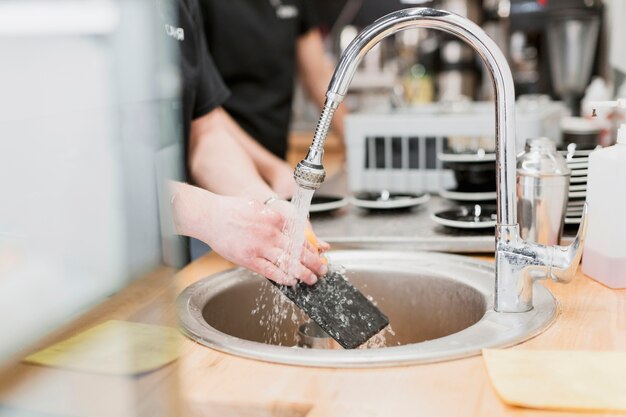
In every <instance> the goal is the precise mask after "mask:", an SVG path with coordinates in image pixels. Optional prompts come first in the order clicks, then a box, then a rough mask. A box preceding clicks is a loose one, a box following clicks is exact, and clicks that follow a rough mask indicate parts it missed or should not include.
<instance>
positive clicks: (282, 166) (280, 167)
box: [266, 161, 296, 200]
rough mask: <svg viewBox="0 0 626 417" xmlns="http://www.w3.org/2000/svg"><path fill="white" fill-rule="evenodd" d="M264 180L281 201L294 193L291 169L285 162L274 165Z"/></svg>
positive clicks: (294, 182)
mask: <svg viewBox="0 0 626 417" xmlns="http://www.w3.org/2000/svg"><path fill="white" fill-rule="evenodd" d="M266 180H267V183H268V185H269V186H270V187H271V188H272V190H274V192H275V193H276V195H277V196H278V197H280V198H282V199H285V200H287V199H290V198H291V197H293V194H294V193H295V191H296V181H295V180H294V179H293V168H292V167H291V166H289V164H287V163H286V162H282V161H281V162H280V163H278V164H276V166H275V167H274V168H273V169H272V171H271V172H270V173H269V174H268V178H267V179H266Z"/></svg>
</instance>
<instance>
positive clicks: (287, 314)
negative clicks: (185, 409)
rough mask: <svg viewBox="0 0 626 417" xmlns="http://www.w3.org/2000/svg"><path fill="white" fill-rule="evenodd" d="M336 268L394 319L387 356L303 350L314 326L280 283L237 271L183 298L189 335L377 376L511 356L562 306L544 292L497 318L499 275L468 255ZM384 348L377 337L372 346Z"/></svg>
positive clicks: (334, 258)
mask: <svg viewBox="0 0 626 417" xmlns="http://www.w3.org/2000/svg"><path fill="white" fill-rule="evenodd" d="M329 259H330V261H331V264H333V265H342V266H343V267H345V268H346V271H347V272H346V275H347V277H348V279H349V280H350V281H351V282H352V283H353V284H354V285H355V286H356V287H358V288H359V289H360V290H361V291H362V292H363V293H365V294H366V295H369V296H371V297H372V298H373V300H374V301H375V302H376V303H377V304H378V306H379V308H380V309H381V310H382V311H383V312H384V313H385V314H387V315H388V316H389V319H390V323H391V328H392V330H393V333H395V335H394V334H392V333H391V332H389V331H386V332H384V333H383V336H384V342H385V344H384V347H377V348H369V349H367V348H366V349H356V350H324V349H305V348H298V347H296V345H297V331H298V327H299V325H301V324H302V323H304V322H305V321H306V319H305V317H303V315H302V314H301V313H300V312H299V311H295V310H294V309H293V307H292V305H291V304H290V302H288V301H283V300H282V295H280V293H278V292H277V291H276V290H275V289H274V288H273V286H272V285H271V284H269V283H268V282H267V281H266V280H264V279H262V278H261V277H259V276H258V275H255V274H253V273H251V272H249V271H247V270H244V269H233V270H229V271H226V272H223V273H219V274H216V275H214V276H211V277H208V278H205V279H203V280H201V281H198V282H197V283H195V284H193V285H191V286H190V287H188V288H187V289H185V290H184V291H183V293H182V294H181V295H180V296H179V298H178V312H179V316H180V320H181V325H182V328H183V331H184V332H185V333H186V334H187V335H188V336H189V337H191V338H192V339H194V340H196V341H197V342H199V343H201V344H204V345H206V346H209V347H211V348H214V349H218V350H221V351H224V352H227V353H232V354H235V355H240V356H245V357H249V358H255V359H260V360H264V361H270V362H279V363H286V364H297V365H308V366H333V367H371V366H389V365H399V364H407V363H422V362H435V361H443V360H449V359H456V358H462V357H466V356H471V355H476V354H478V353H480V350H481V349H482V348H487V347H504V346H510V345H514V344H517V343H519V342H521V341H523V340H526V339H528V338H531V337H533V336H535V335H537V334H538V333H540V332H541V331H542V330H543V329H545V328H546V327H547V326H548V325H549V324H550V323H551V322H552V320H553V319H554V317H555V315H556V303H555V300H554V298H553V297H552V296H551V294H550V293H549V292H548V290H546V289H545V288H544V287H543V286H541V285H538V284H535V291H534V300H533V301H534V306H535V307H534V309H533V310H531V311H529V312H526V313H496V312H495V311H494V310H493V291H494V276H495V274H494V268H493V266H492V265H491V264H488V263H485V262H480V261H476V260H473V259H470V258H467V257H463V256H456V255H448V254H439V253H428V252H421V253H410V252H385V251H365V250H363V251H336V252H330V253H329ZM382 342H383V339H382V338H381V337H377V338H376V341H375V343H373V345H380V344H381V343H382Z"/></svg>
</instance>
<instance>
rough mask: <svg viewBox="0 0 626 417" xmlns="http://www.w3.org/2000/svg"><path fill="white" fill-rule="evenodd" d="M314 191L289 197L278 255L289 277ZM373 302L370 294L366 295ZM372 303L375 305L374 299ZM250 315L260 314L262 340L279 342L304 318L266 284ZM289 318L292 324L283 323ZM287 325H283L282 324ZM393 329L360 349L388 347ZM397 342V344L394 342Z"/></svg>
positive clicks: (296, 261)
mask: <svg viewBox="0 0 626 417" xmlns="http://www.w3.org/2000/svg"><path fill="white" fill-rule="evenodd" d="M314 192H315V190H308V189H305V188H302V187H297V189H296V192H295V194H294V196H293V198H292V199H291V203H292V204H293V206H294V209H295V210H294V215H293V216H292V217H290V218H288V219H287V222H286V223H285V227H284V229H283V233H285V235H286V236H287V237H288V238H289V244H288V246H287V250H286V251H285V252H284V253H283V255H282V256H281V257H280V258H279V263H280V265H283V268H284V270H285V272H287V275H288V276H289V277H290V278H295V277H297V275H298V274H297V272H296V271H297V270H298V269H297V268H298V266H299V264H300V257H301V255H302V246H303V245H304V239H305V237H304V236H305V235H304V228H305V226H306V221H307V220H308V217H309V207H310V205H311V199H312V198H313V193H314ZM331 268H332V269H333V270H335V271H337V272H339V273H340V274H342V275H344V276H345V273H346V270H345V268H344V267H343V266H340V265H339V266H331ZM368 298H369V299H370V301H373V299H372V297H371V296H369V297H368ZM374 304H376V303H375V302H374ZM252 315H254V316H259V325H260V326H262V327H263V329H264V339H265V343H270V344H274V345H281V344H282V341H285V340H289V339H290V338H291V337H293V336H294V335H290V334H288V333H287V331H286V330H285V329H288V328H294V329H295V330H294V331H295V332H297V329H298V326H299V324H300V323H301V322H302V321H303V317H302V314H299V312H297V311H296V309H295V307H294V305H293V303H292V302H291V301H290V300H289V299H288V298H287V297H285V296H284V295H283V294H282V293H281V292H280V291H278V290H277V289H276V288H275V287H274V286H273V285H270V284H269V283H267V284H264V285H262V286H261V290H260V292H259V295H258V296H257V298H256V305H255V308H254V309H253V310H252ZM287 321H291V325H290V324H289V323H286V322H287ZM285 324H286V325H285ZM395 335H396V334H395V332H394V331H393V329H392V328H391V326H387V327H386V328H385V329H383V330H382V331H380V332H379V333H378V334H376V335H375V336H374V337H372V338H371V339H370V340H368V341H367V342H366V343H364V344H363V345H361V346H360V347H359V349H376V348H381V347H385V346H388V345H389V344H388V343H389V341H388V340H387V338H388V337H389V336H391V338H392V339H393V338H395ZM397 344H398V345H399V344H400V343H399V342H397Z"/></svg>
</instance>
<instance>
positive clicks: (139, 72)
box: [0, 0, 626, 416]
mask: <svg viewBox="0 0 626 417" xmlns="http://www.w3.org/2000/svg"><path fill="white" fill-rule="evenodd" d="M315 5H316V7H317V11H318V13H319V16H320V19H321V22H322V26H321V28H322V32H323V35H324V42H325V47H326V53H327V54H328V55H329V56H330V57H332V59H333V61H334V62H336V61H337V59H338V57H339V56H340V54H341V52H342V51H343V50H344V49H345V48H346V47H347V45H348V44H349V43H350V41H351V40H352V39H353V38H354V37H355V36H356V35H357V34H358V33H359V31H360V30H361V29H362V28H364V27H365V26H367V25H368V24H369V23H371V22H373V21H374V20H375V19H377V18H378V17H380V16H382V15H384V14H386V13H389V12H391V11H394V10H398V9H402V8H406V7H413V6H418V5H420V6H428V7H436V8H441V9H446V10H449V11H452V12H455V13H458V14H461V15H463V16H466V17H469V18H470V19H471V20H473V21H474V22H476V23H477V24H479V25H480V26H481V27H482V28H483V29H484V30H485V31H487V33H489V35H490V36H491V37H492V38H493V39H494V40H495V41H496V42H497V44H498V45H499V46H500V48H501V49H502V50H503V52H504V53H505V55H506V56H507V58H508V60H509V64H510V66H511V68H512V71H513V77H514V81H515V88H516V96H517V98H518V100H519V102H518V104H519V105H518V112H519V114H518V127H517V128H518V147H519V148H520V149H521V146H522V145H523V143H524V141H525V139H526V138H527V137H531V136H549V137H550V138H551V139H553V140H555V141H556V142H557V143H559V144H562V145H567V144H569V143H570V142H572V141H574V142H575V141H576V140H577V137H580V136H584V134H585V133H588V132H589V129H590V128H589V126H588V125H585V123H586V122H585V120H588V118H589V117H590V116H591V109H590V108H589V107H588V106H586V104H585V103H586V102H587V101H589V100H592V99H593V100H608V99H612V98H614V97H616V96H619V97H624V96H626V84H624V74H625V73H626V52H625V49H624V48H623V46H622V45H621V44H620V41H621V40H623V39H626V34H625V33H624V29H623V20H624V19H623V18H624V17H625V16H624V15H623V12H624V8H623V5H622V4H621V2H620V0H614V1H608V0H607V1H601V0H438V1H420V0H384V1H383V0H316V1H315ZM155 13H156V12H155V8H154V0H42V1H38V0H4V1H0V57H1V58H0V96H1V97H2V100H0V191H1V192H2V194H1V197H0V317H1V319H0V335H1V336H0V339H1V342H0V364H2V365H3V366H4V367H5V369H6V370H7V371H6V373H4V374H3V377H2V378H0V381H2V384H0V416H18V415H19V416H21V415H51V414H41V413H39V414H37V413H36V412H34V411H33V412H29V413H27V412H26V411H24V410H21V409H20V408H19V406H18V405H15V404H14V403H13V400H12V399H14V398H17V397H21V398H22V399H24V398H31V397H32V398H40V399H41V398H44V400H42V401H44V402H45V401H48V400H50V399H49V398H47V397H46V395H45V394H44V393H45V392H46V391H47V390H49V389H50V386H51V385H54V383H55V382H54V381H55V380H54V378H52V379H50V378H51V377H50V376H49V375H47V376H46V377H45V378H44V379H41V380H37V378H36V375H35V376H34V378H33V377H31V378H30V379H23V380H19V381H18V379H15V378H16V377H15V374H14V373H12V371H10V370H11V369H13V368H12V367H13V366H14V365H15V363H16V362H17V361H19V360H20V358H21V357H22V356H23V355H24V354H25V353H26V352H29V351H32V350H33V348H35V347H37V346H39V345H40V344H41V343H42V342H41V341H42V340H45V339H43V338H45V337H48V336H49V335H51V334H53V333H55V332H59V331H60V332H62V331H63V330H62V329H63V326H64V325H66V324H68V323H70V322H72V321H74V320H77V319H78V318H80V317H81V316H82V315H83V314H85V313H87V312H89V311H92V310H91V309H92V308H93V307H94V306H97V305H98V304H99V303H101V302H102V301H103V300H106V299H108V298H110V297H111V296H112V295H113V294H115V293H116V292H118V291H119V290H120V289H123V288H126V287H127V286H129V285H132V283H133V282H135V281H137V280H141V279H146V277H150V276H154V274H157V275H159V276H161V277H165V278H160V279H161V282H167V277H171V276H172V275H173V274H174V272H175V268H176V267H179V266H181V265H184V263H185V262H186V259H187V254H186V248H185V245H184V241H183V240H182V239H180V238H178V237H176V236H174V235H173V233H172V232H173V229H172V226H171V225H170V223H169V220H168V215H167V214H168V213H167V210H166V207H167V205H168V204H169V202H168V201H163V192H162V188H163V187H162V185H163V183H164V182H165V181H166V180H167V179H181V178H182V174H181V173H182V153H183V150H182V137H181V134H182V133H181V127H180V120H179V119H180V117H179V111H180V102H179V97H178V91H179V85H180V80H179V73H178V57H177V52H178V51H174V50H169V49H168V48H167V47H166V46H165V45H163V44H161V43H160V40H161V39H162V38H161V37H160V36H157V34H156V33H157V31H160V30H161V27H160V26H159V25H155V21H158V16H156V15H155ZM620 13H622V14H620ZM620 25H622V26H620ZM492 100H493V89H492V85H491V80H490V79H489V78H488V76H487V74H486V72H485V70H484V68H483V67H482V64H481V62H480V60H479V59H478V57H477V56H475V55H474V53H473V51H472V50H471V49H470V48H469V47H467V46H465V45H464V44H463V43H462V42H461V41H459V40H457V39H454V38H453V37H451V36H448V35H446V34H443V33H441V32H434V31H427V30H410V31H405V32H402V33H399V34H397V35H395V36H393V37H390V38H388V39H385V40H384V41H383V42H381V43H380V44H379V45H378V46H377V47H376V48H375V49H374V50H372V51H371V52H370V53H369V54H368V55H367V56H366V57H365V59H364V60H363V62H362V63H361V66H360V69H359V71H358V73H357V76H356V77H355V79H354V81H353V82H352V84H351V87H350V94H349V96H348V97H347V99H346V105H347V106H348V108H349V110H350V113H351V114H350V116H349V118H348V121H347V122H346V130H345V138H343V140H342V138H339V137H331V138H329V144H328V147H327V158H328V160H329V161H330V162H329V164H330V165H331V166H333V164H334V166H335V169H336V170H341V169H343V170H345V171H347V172H348V174H349V175H348V177H349V185H350V189H351V190H363V189H365V188H367V187H368V186H371V187H374V188H377V189H380V188H381V187H387V188H389V189H393V188H394V187H396V188H407V187H408V188H411V189H413V190H417V191H420V190H426V191H431V190H437V189H440V188H441V187H443V186H452V185H454V178H453V175H452V173H451V171H450V169H447V168H446V167H445V166H444V164H443V161H441V160H440V158H438V155H439V154H441V153H472V152H473V153H475V152H477V150H479V149H482V150H483V151H485V152H487V153H489V152H493V150H494V147H495V144H494V139H493V106H492V104H490V103H488V102H490V101H492ZM318 115H319V111H318V110H317V108H316V107H315V106H314V105H313V104H311V102H310V101H309V99H308V98H307V97H306V95H305V94H304V93H303V90H302V89H298V92H297V95H296V100H295V102H294V107H293V118H292V134H291V136H290V149H289V161H290V162H291V163H292V164H294V165H295V162H297V161H298V160H300V159H301V158H302V157H303V155H304V154H305V152H306V149H307V148H308V146H309V145H310V140H311V133H312V131H313V129H314V126H315V123H316V122H317V117H318ZM468 116H469V117H468ZM571 117H574V118H575V119H574V121H572V119H571ZM457 121H461V122H462V123H458V122H457ZM576 123H578V124H576ZM581 123H582V127H581ZM594 123H596V125H594V126H595V127H592V128H591V131H592V132H595V133H593V138H592V145H593V146H595V145H598V144H600V145H608V144H611V143H612V141H613V140H614V138H613V135H614V132H613V131H612V124H611V123H612V122H611V121H610V120H604V119H602V117H600V119H599V120H596V121H595V122H594ZM598 123H600V125H598ZM603 123H604V124H603ZM450 126H451V127H452V128H451V129H450V130H449V131H448V130H446V127H450ZM598 126H599V127H598ZM594 129H595V130H594ZM581 132H582V133H581ZM567 135H570V136H569V139H568V138H567ZM564 137H565V138H566V139H565V142H564ZM396 138H399V139H396ZM403 138H406V141H407V143H409V145H407V146H408V147H407V148H406V150H405V148H404V145H402V146H400V145H398V146H396V142H397V143H401V142H402V140H404V139H403ZM572 138H573V139H572ZM583 139H584V138H583ZM413 140H414V141H415V143H416V145H415V146H414V147H412V145H410V143H411V141H413ZM581 140H582V139H581ZM403 150H405V151H406V152H408V153H409V155H408V157H407V158H406V161H408V162H407V164H408V165H406V166H404V165H403V166H402V168H403V169H404V172H405V173H406V175H407V176H404V177H397V176H394V177H393V178H391V179H390V178H388V177H386V176H385V174H389V172H390V170H393V169H394V168H399V164H400V162H398V161H399V160H400V159H402V160H403V161H404V160H405V158H400V159H399V157H397V155H398V154H399V153H401V152H403ZM385 152H388V153H389V152H390V153H389V154H385ZM394 155H396V157H394ZM411 161H414V162H411ZM407 184H408V185H407ZM164 288H165V291H169V289H168V288H167V287H164ZM171 291H172V292H171V294H166V295H165V297H168V296H169V297H170V298H171V301H172V302H173V300H174V294H175V293H174V289H171ZM154 321H155V322H159V323H161V322H163V320H162V318H161V317H158V313H155V316H154ZM165 322H166V323H169V324H173V325H175V321H174V319H173V318H167V319H165ZM20 381H21V382H20ZM174 388H175V387H174ZM33 393H37V395H35V394H33ZM135 394H136V393H133V392H125V393H119V398H125V399H124V401H122V403H123V404H126V406H125V407H126V408H123V407H122V408H123V410H124V411H123V412H122V411H120V410H122V408H118V409H116V410H117V411H116V412H117V414H108V415H125V413H126V414H128V415H143V414H145V412H146V410H139V411H138V408H137V407H136V398H135V397H134V395H135ZM50 395H57V396H58V398H56V399H55V400H54V401H53V402H54V403H58V404H61V403H63V402H70V403H71V402H72V401H78V400H76V399H75V398H74V396H73V393H72V392H71V390H70V391H63V390H56V391H54V394H50ZM116 395H117V394H116ZM137 395H139V394H137ZM38 396H39V397H38ZM166 400H167V398H163V401H165V402H166V403H167V401H166ZM22 402H23V401H22ZM174 402H175V401H174ZM15 403H16V404H17V403H20V401H16V402H15ZM172 404H173V403H172ZM172 404H170V403H167V404H165V405H163V408H162V409H160V410H159V411H155V410H152V412H153V414H150V415H171V414H169V412H170V411H171V409H172V408H170V407H174V408H173V409H175V407H176V406H175V405H172ZM85 407H88V405H85ZM59 410H63V407H59ZM101 411H102V415H104V414H106V412H105V411H106V408H105V409H103V410H101ZM109 411H110V410H109ZM96 414H97V413H96ZM54 415H64V414H63V413H61V412H59V414H54Z"/></svg>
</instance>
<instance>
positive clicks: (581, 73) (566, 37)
mask: <svg viewBox="0 0 626 417" xmlns="http://www.w3.org/2000/svg"><path fill="white" fill-rule="evenodd" d="M546 29H547V35H548V36H547V39H548V56H549V58H550V70H551V75H552V82H553V83H554V89H555V91H556V92H557V94H559V95H560V96H561V97H562V98H563V100H564V101H565V102H566V103H567V104H568V106H569V108H570V110H571V111H572V114H574V115H579V114H580V100H581V98H582V96H583V94H584V93H585V87H586V86H587V84H588V83H589V78H590V76H591V67H592V65H593V62H594V59H593V58H594V55H595V52H596V46H597V41H598V33H599V32H600V17H599V16H597V15H595V14H591V13H589V11H587V10H576V9H572V10H568V9H564V10H559V11H558V12H555V13H553V14H552V16H551V18H550V20H549V21H548V22H547V25H546Z"/></svg>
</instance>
